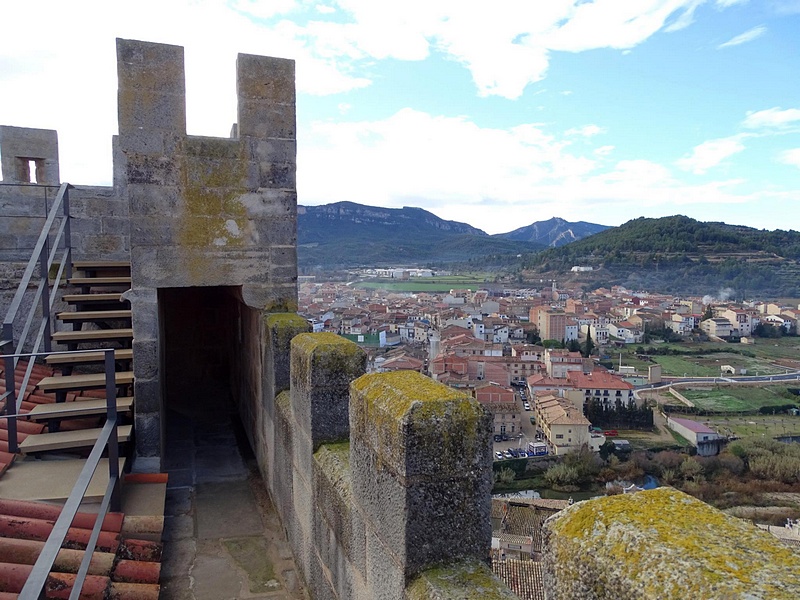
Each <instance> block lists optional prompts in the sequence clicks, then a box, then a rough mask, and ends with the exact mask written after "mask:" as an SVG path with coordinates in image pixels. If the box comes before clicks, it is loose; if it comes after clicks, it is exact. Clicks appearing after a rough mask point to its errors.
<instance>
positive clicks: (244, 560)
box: [222, 537, 281, 594]
mask: <svg viewBox="0 0 800 600" xmlns="http://www.w3.org/2000/svg"><path fill="white" fill-rule="evenodd" d="M222 543H223V544H224V545H225V548H226V549H227V550H228V552H229V553H230V555H231V556H232V557H233V560H234V561H235V562H236V564H237V565H239V567H241V568H242V569H243V570H244V571H245V572H246V573H247V577H248V580H249V581H250V592H251V593H253V594H262V593H264V592H271V591H275V590H278V589H280V587H281V584H280V583H279V582H278V580H277V579H276V578H275V570H274V568H273V567H272V563H271V562H269V560H268V559H267V541H266V540H265V539H264V538H262V537H243V538H232V539H228V540H223V541H222Z"/></svg>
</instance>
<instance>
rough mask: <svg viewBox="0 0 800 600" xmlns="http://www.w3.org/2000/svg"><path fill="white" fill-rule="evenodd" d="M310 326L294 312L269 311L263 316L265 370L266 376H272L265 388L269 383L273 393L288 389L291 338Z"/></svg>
mask: <svg viewBox="0 0 800 600" xmlns="http://www.w3.org/2000/svg"><path fill="white" fill-rule="evenodd" d="M310 328H311V325H309V323H308V321H306V320H305V319H304V318H303V317H301V316H300V315H298V314H295V313H269V314H266V315H265V316H264V329H265V330H266V339H267V357H266V362H267V365H266V370H267V374H268V375H267V376H268V377H271V378H272V381H271V382H269V383H268V385H267V388H269V387H270V385H271V386H272V387H273V388H274V393H279V392H281V391H283V390H287V389H289V382H290V373H289V370H290V364H291V363H290V352H291V342H292V339H293V338H294V337H295V336H297V335H299V334H301V333H307V332H308V330H309V329H310Z"/></svg>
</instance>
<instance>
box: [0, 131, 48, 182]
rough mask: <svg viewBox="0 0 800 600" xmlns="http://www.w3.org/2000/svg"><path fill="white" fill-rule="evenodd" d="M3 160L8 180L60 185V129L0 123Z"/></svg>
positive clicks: (4, 178) (4, 173)
mask: <svg viewBox="0 0 800 600" xmlns="http://www.w3.org/2000/svg"><path fill="white" fill-rule="evenodd" d="M0 161H2V162H0V164H1V165H2V173H3V181H5V182H6V183H16V182H21V183H39V184H41V185H58V184H59V174H58V133H56V132H55V131H54V130H52V129H33V128H30V127H11V126H9V125H0ZM31 161H33V163H34V165H33V169H34V170H33V172H31Z"/></svg>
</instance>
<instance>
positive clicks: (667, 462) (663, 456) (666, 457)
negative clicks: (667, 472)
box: [653, 450, 686, 471]
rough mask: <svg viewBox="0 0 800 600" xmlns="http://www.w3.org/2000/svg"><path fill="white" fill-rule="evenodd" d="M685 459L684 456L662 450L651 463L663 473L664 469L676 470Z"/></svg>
mask: <svg viewBox="0 0 800 600" xmlns="http://www.w3.org/2000/svg"><path fill="white" fill-rule="evenodd" d="M685 459H686V455H685V454H680V453H678V452H673V451H672V450H663V451H661V452H659V453H658V454H656V455H655V456H654V457H653V462H654V463H656V464H657V465H659V466H660V467H661V469H662V471H663V470H664V469H677V468H678V467H679V466H680V465H681V463H682V462H683V461H684V460H685Z"/></svg>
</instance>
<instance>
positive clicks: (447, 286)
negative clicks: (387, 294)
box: [353, 275, 486, 293]
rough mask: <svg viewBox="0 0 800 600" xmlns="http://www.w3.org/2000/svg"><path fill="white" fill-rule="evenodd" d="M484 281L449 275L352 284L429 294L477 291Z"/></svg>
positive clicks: (371, 280) (373, 280) (478, 278)
mask: <svg viewBox="0 0 800 600" xmlns="http://www.w3.org/2000/svg"><path fill="white" fill-rule="evenodd" d="M485 284H486V279H484V278H482V277H480V276H474V277H469V276H465V275H450V276H447V277H415V278H413V279H409V280H407V281H400V280H397V279H369V280H365V281H359V282H357V283H354V284H353V285H354V286H355V287H360V288H365V289H381V290H388V291H393V292H431V293H447V292H449V291H450V290H452V289H454V288H457V289H463V288H469V289H472V290H478V289H480V288H482V287H484V286H485Z"/></svg>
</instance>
